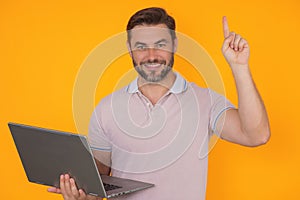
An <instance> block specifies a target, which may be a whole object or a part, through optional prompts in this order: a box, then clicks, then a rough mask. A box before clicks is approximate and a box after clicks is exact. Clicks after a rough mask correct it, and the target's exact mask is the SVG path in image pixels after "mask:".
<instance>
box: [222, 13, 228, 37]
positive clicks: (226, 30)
mask: <svg viewBox="0 0 300 200" xmlns="http://www.w3.org/2000/svg"><path fill="white" fill-rule="evenodd" d="M222 21H223V33H224V37H225V38H227V37H228V36H229V33H230V31H229V26H228V22H227V18H226V16H223V20H222Z"/></svg>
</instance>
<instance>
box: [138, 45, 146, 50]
mask: <svg viewBox="0 0 300 200" xmlns="http://www.w3.org/2000/svg"><path fill="white" fill-rule="evenodd" d="M136 49H138V50H144V49H146V47H145V46H144V45H139V46H137V47H136Z"/></svg>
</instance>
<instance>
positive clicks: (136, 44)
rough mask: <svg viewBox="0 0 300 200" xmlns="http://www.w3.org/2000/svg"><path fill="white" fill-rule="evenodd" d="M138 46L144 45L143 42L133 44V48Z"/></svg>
mask: <svg viewBox="0 0 300 200" xmlns="http://www.w3.org/2000/svg"><path fill="white" fill-rule="evenodd" d="M138 45H146V43H143V42H136V43H134V46H135V47H136V46H138Z"/></svg>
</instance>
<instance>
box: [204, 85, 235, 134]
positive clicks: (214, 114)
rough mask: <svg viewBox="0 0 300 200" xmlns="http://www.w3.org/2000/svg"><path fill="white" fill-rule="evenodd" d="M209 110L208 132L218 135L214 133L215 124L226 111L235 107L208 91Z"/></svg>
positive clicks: (218, 95) (222, 97)
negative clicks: (209, 99) (209, 98)
mask: <svg viewBox="0 0 300 200" xmlns="http://www.w3.org/2000/svg"><path fill="white" fill-rule="evenodd" d="M210 97H211V109H210V124H209V125H210V130H211V131H212V133H215V134H218V133H217V131H216V128H217V122H218V120H219V119H220V117H221V115H222V114H223V113H224V112H225V111H226V110H228V109H235V106H234V105H233V104H232V103H231V102H230V101H229V100H227V99H226V98H225V97H224V96H223V95H220V94H218V93H216V92H214V91H212V90H210Z"/></svg>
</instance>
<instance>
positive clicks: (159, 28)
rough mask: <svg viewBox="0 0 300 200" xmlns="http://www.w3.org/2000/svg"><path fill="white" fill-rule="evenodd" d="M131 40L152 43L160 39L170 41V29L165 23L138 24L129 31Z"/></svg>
mask: <svg viewBox="0 0 300 200" xmlns="http://www.w3.org/2000/svg"><path fill="white" fill-rule="evenodd" d="M130 33H131V42H133V43H135V42H144V43H152V42H157V41H159V40H161V39H165V40H167V41H171V38H172V37H171V34H170V29H168V28H167V26H166V25H165V24H158V25H138V26H135V27H134V28H133V29H131V31H130Z"/></svg>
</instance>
